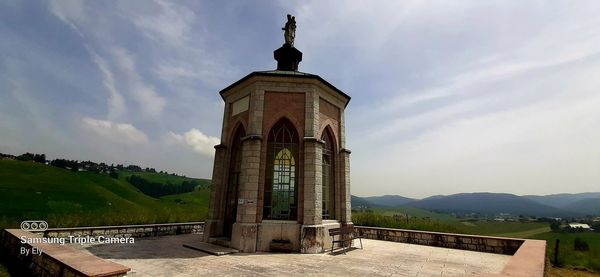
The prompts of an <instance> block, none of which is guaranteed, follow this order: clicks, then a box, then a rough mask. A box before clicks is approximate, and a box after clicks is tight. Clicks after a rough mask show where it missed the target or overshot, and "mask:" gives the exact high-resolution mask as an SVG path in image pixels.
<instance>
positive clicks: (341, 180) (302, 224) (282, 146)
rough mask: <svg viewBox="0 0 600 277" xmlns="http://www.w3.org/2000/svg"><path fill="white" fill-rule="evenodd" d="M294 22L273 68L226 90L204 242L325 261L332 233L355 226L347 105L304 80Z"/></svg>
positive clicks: (318, 83) (316, 81)
mask: <svg viewBox="0 0 600 277" xmlns="http://www.w3.org/2000/svg"><path fill="white" fill-rule="evenodd" d="M295 28H296V23H295V19H294V17H292V16H290V15H288V22H287V23H286V25H285V27H284V28H283V30H284V31H285V35H284V38H285V44H284V45H283V46H282V47H280V48H279V49H277V50H275V52H274V56H275V59H276V60H277V69H276V70H271V71H257V72H252V73H250V74H249V75H247V76H246V77H244V78H242V79H241V80H239V81H237V82H235V83H233V84H231V85H230V86H228V87H227V88H225V89H223V90H222V91H221V92H220V94H221V97H222V98H223V100H224V101H225V112H224V116H223V129H222V133H221V144H219V145H217V146H215V149H216V153H215V161H214V169H213V177H212V191H211V201H210V210H209V219H208V220H207V221H206V225H205V231H204V241H207V242H211V243H218V244H223V245H226V246H230V247H232V248H235V249H238V250H240V251H241V252H257V251H293V252H302V253H321V252H324V251H325V250H326V249H329V248H331V237H330V236H329V235H328V229H330V228H337V227H341V226H343V225H351V224H352V221H351V214H350V212H351V211H350V179H349V176H350V161H349V156H350V151H349V150H347V149H346V148H345V144H346V143H345V132H344V109H345V107H346V105H348V102H349V101H350V97H349V96H348V95H346V94H344V93H343V92H342V91H341V90H339V89H337V88H336V87H334V86H333V85H332V84H330V83H328V82H327V81H325V80H323V79H322V78H321V77H319V76H318V75H314V74H309V73H303V72H300V71H298V64H299V63H300V61H301V60H302V52H300V51H299V50H297V49H296V48H294V37H295Z"/></svg>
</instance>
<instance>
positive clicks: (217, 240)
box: [208, 237, 231, 247]
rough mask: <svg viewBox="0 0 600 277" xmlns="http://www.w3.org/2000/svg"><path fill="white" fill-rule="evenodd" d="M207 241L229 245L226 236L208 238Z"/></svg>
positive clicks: (229, 241) (229, 242) (224, 245)
mask: <svg viewBox="0 0 600 277" xmlns="http://www.w3.org/2000/svg"><path fill="white" fill-rule="evenodd" d="M208 242H209V243H212V244H216V245H220V246H223V247H231V240H230V239H229V238H227V237H215V238H209V239H208Z"/></svg>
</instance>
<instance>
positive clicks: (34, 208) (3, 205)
mask: <svg viewBox="0 0 600 277" xmlns="http://www.w3.org/2000/svg"><path fill="white" fill-rule="evenodd" d="M155 177H156V178H158V177H159V176H155ZM163 178H166V179H170V180H173V181H174V182H175V179H173V178H174V177H171V176H163ZM180 180H181V179H180ZM209 195H210V191H209V189H208V188H207V187H204V188H201V189H200V190H197V191H194V192H190V193H186V194H178V195H169V196H167V197H161V198H158V199H157V198H152V197H149V196H147V195H145V194H143V193H142V192H140V191H139V190H138V189H136V188H135V187H134V186H133V185H131V184H130V183H128V182H127V181H125V180H123V179H114V178H111V177H110V176H109V175H107V174H99V173H94V172H90V171H81V172H75V171H72V170H67V169H63V168H58V167H54V166H49V165H45V164H41V163H34V162H25V161H17V160H0V227H2V228H6V227H13V228H14V227H18V223H19V222H20V221H22V220H26V219H31V220H34V219H39V220H47V221H48V223H49V225H50V227H73V226H93V225H119V224H136V223H158V222H185V221H195V220H204V219H205V218H206V216H207V213H208V197H209ZM191 196H193V197H191ZM191 199H194V201H195V202H194V201H191ZM198 201H200V202H202V203H199V202H198Z"/></svg>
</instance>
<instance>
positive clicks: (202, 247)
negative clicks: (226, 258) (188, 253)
mask: <svg viewBox="0 0 600 277" xmlns="http://www.w3.org/2000/svg"><path fill="white" fill-rule="evenodd" d="M183 247H187V248H190V249H194V250H198V251H202V252H205V253H208V254H211V255H215V256H222V255H227V254H231V253H238V252H239V251H238V250H236V249H233V248H229V247H223V246H220V245H215V244H211V243H206V242H191V243H185V244H183Z"/></svg>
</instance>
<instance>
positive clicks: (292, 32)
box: [281, 14, 296, 46]
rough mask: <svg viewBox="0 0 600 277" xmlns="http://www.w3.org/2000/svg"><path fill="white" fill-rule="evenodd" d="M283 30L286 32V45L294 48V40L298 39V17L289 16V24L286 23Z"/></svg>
mask: <svg viewBox="0 0 600 277" xmlns="http://www.w3.org/2000/svg"><path fill="white" fill-rule="evenodd" d="M281 30H283V31H285V32H284V33H283V38H284V39H285V43H286V44H289V45H291V46H294V39H295V38H296V17H294V16H292V15H291V14H288V15H287V22H286V23H285V26H284V27H283V28H281Z"/></svg>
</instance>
